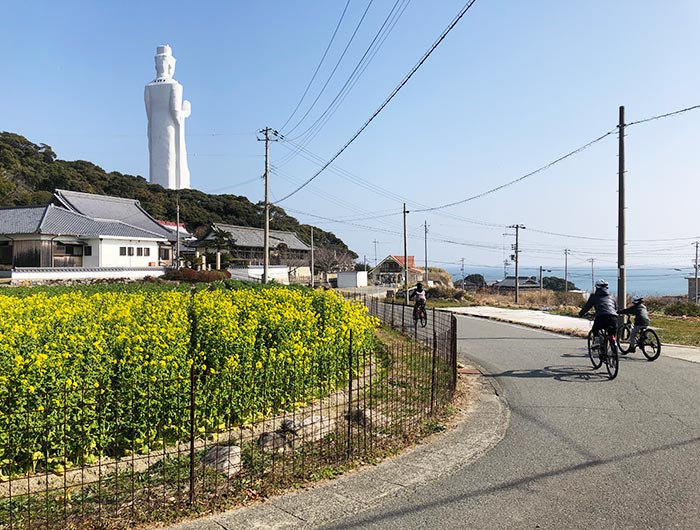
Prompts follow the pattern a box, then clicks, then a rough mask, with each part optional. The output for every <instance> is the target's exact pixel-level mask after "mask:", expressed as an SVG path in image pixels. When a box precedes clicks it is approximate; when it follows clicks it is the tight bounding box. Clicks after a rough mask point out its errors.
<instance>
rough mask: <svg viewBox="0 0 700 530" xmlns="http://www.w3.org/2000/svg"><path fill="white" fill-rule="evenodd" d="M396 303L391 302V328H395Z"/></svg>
mask: <svg viewBox="0 0 700 530" xmlns="http://www.w3.org/2000/svg"><path fill="white" fill-rule="evenodd" d="M395 305H396V304H391V329H394V306H395Z"/></svg>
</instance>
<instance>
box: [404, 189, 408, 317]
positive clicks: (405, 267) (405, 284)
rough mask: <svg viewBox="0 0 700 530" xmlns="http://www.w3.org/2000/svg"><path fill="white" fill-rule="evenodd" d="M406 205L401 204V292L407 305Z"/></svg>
mask: <svg viewBox="0 0 700 530" xmlns="http://www.w3.org/2000/svg"><path fill="white" fill-rule="evenodd" d="M407 213H408V211H407V210H406V203H403V290H404V292H405V297H406V305H408V235H407V230H406V214H407Z"/></svg>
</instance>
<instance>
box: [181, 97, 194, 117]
mask: <svg viewBox="0 0 700 530" xmlns="http://www.w3.org/2000/svg"><path fill="white" fill-rule="evenodd" d="M190 114H192V105H191V104H190V102H189V101H188V100H185V101H183V102H182V117H183V118H189V117H190Z"/></svg>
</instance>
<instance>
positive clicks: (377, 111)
mask: <svg viewBox="0 0 700 530" xmlns="http://www.w3.org/2000/svg"><path fill="white" fill-rule="evenodd" d="M475 3H476V0H469V2H468V3H467V4H466V5H465V6H464V7H463V8H462V10H461V11H460V12H459V13H458V15H457V16H456V17H455V18H454V20H453V21H452V22H451V23H450V24H449V26H448V27H447V29H445V31H443V33H442V34H441V35H440V37H439V38H438V39H437V40H436V41H435V43H433V45H432V46H431V47H430V49H429V50H428V51H427V52H426V53H425V55H423V57H422V58H421V60H420V61H418V63H417V64H416V65H415V66H414V67H413V68H412V69H411V71H410V72H409V73H408V74H407V75H406V77H404V79H403V80H402V81H401V83H399V85H398V86H397V87H396V88H395V89H394V90H393V92H392V93H391V94H390V95H389V97H387V98H386V100H384V103H382V104H381V105H380V106H379V108H378V109H377V110H376V111H375V112H374V114H372V116H370V118H369V119H368V120H367V121H366V122H365V123H364V125H363V126H362V127H360V129H359V130H358V131H357V132H356V133H355V134H354V135H353V136H352V137H351V138H350V140H348V141H347V142H346V143H345V145H343V147H342V148H341V149H340V150H339V151H338V152H337V153H336V154H335V155H333V157H332V158H331V159H330V160H329V161H328V162H327V163H326V164H325V165H324V166H323V167H322V168H321V169H320V170H318V171H317V172H316V173H315V174H314V175H313V176H312V177H311V178H309V179H308V180H307V181H306V182H304V184H302V185H301V186H299V187H298V188H296V189H295V190H294V191H292V192H291V193H289V194H288V195H286V196H285V197H282V198H281V199H280V200H278V201H277V202H278V203H279V202H282V201H284V200H286V199H288V198H289V197H291V196H292V195H294V194H296V193H297V192H299V191H300V190H301V189H303V188H304V187H305V186H306V185H307V184H309V183H310V182H311V181H312V180H314V179H315V178H316V177H318V176H319V175H320V174H321V173H322V172H323V171H324V170H325V169H326V168H327V167H328V166H330V165H331V163H333V161H334V160H335V159H336V158H338V157H339V156H340V155H341V154H342V153H343V151H345V150H346V149H347V148H348V147H349V146H350V144H351V143H353V142H354V141H355V140H356V139H357V137H358V136H360V134H362V132H363V131H364V130H365V129H366V128H367V127H368V126H369V124H370V123H372V121H373V120H374V118H376V117H377V116H378V115H379V113H380V112H381V111H382V110H384V108H385V107H386V106H387V105H388V104H389V102H390V101H391V100H392V99H394V96H396V94H398V93H399V91H400V90H401V89H402V88H403V87H404V85H406V83H408V81H409V80H410V79H411V77H413V75H414V74H415V73H416V72H417V71H418V69H419V68H420V67H421V66H422V65H423V63H425V61H426V60H427V59H428V57H430V55H431V54H432V53H433V51H435V49H436V48H437V47H438V46H439V45H440V43H441V42H442V41H443V40H444V39H445V37H447V34H448V33H449V32H450V31H452V29H453V28H454V27H455V26H456V25H457V23H458V22H459V21H460V20H461V18H462V17H463V16H464V15H465V14H466V12H467V11H468V10H469V9H470V8H471V7H472V6H473V5H474V4H475Z"/></svg>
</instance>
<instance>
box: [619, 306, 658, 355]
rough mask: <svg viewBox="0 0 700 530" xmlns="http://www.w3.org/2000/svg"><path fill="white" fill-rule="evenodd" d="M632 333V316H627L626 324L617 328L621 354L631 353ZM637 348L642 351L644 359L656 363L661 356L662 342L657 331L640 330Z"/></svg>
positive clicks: (646, 328) (649, 329) (645, 328)
mask: <svg viewBox="0 0 700 530" xmlns="http://www.w3.org/2000/svg"><path fill="white" fill-rule="evenodd" d="M631 333H632V322H631V318H630V315H625V322H624V324H621V325H620V326H619V327H618V328H617V345H618V347H619V348H620V353H622V354H623V355H625V354H626V353H627V352H629V351H630V334H631ZM635 347H639V348H641V349H642V353H643V354H644V357H646V358H647V360H649V361H655V360H656V359H658V358H659V355H661V341H660V340H659V336H658V335H657V333H656V331H654V330H653V329H651V328H649V327H644V328H642V329H641V330H639V333H638V335H637V341H636V344H635Z"/></svg>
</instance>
